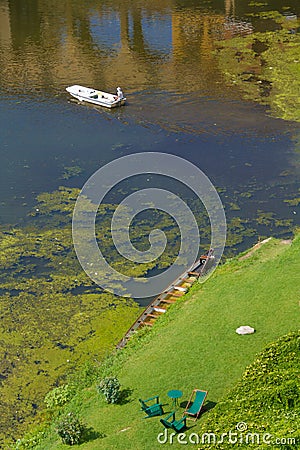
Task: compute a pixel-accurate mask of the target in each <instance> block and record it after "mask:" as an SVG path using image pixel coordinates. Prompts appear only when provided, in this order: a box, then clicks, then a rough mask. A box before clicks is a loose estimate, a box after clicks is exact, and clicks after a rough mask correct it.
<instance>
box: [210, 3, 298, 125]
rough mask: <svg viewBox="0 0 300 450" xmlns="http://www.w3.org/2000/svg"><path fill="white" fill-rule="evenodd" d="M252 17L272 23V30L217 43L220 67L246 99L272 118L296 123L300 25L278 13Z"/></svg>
mask: <svg viewBox="0 0 300 450" xmlns="http://www.w3.org/2000/svg"><path fill="white" fill-rule="evenodd" d="M253 15H254V16H256V17H258V18H259V19H269V20H272V21H273V23H274V24H275V26H274V28H275V29H274V30H273V31H266V32H254V33H252V34H250V35H247V36H244V37H235V38H232V39H229V40H224V41H221V42H219V47H218V49H217V50H216V55H217V56H218V61H219V67H220V69H221V71H222V72H223V74H224V75H225V78H226V79H227V81H228V83H230V84H234V85H235V86H237V87H238V88H239V89H240V90H241V92H242V93H243V96H244V97H245V98H246V99H249V100H252V101H255V102H258V103H260V104H262V105H266V106H267V107H268V110H269V112H270V114H271V115H272V116H274V117H278V118H281V119H285V120H294V121H298V122H299V121H300V104H299V97H300V58H299V46H300V33H299V32H298V31H299V25H300V21H299V19H297V17H296V16H295V17H294V16H293V17H292V18H288V17H286V16H284V15H281V14H279V13H278V12H277V11H269V12H264V13H263V12H261V13H256V14H253Z"/></svg>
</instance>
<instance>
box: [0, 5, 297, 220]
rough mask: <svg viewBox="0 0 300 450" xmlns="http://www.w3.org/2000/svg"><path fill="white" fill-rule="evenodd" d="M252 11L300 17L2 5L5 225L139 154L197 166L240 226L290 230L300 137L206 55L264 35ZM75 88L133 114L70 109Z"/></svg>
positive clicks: (207, 8) (235, 8) (173, 8)
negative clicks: (41, 198)
mask: <svg viewBox="0 0 300 450" xmlns="http://www.w3.org/2000/svg"><path fill="white" fill-rule="evenodd" d="M257 10H259V11H262V10H263V11H268V10H269V11H272V10H276V11H279V12H281V13H284V14H298V15H299V14H300V5H299V2H297V1H295V0H294V1H293V0H285V1H270V2H268V4H264V6H257V5H256V3H254V2H250V1H245V0H244V1H242V0H241V1H237V0H225V1H217V0H216V1H209V0H208V1H175V0H174V1H172V0H161V1H159V2H158V1H154V0H152V1H145V0H141V1H134V2H132V1H126V0H125V1H124V0H123V1H117V0H116V1H113V0H112V1H105V0H104V1H100V2H99V1H93V0H90V1H85V2H83V1H72V2H71V1H65V2H58V1H53V2H51V3H49V2H46V1H43V0H41V1H38V0H30V1H27V2H23V1H21V0H11V1H9V0H0V58H1V65H0V133H1V134H0V146H1V153H0V158H1V160H0V170H1V210H0V221H1V223H3V224H5V223H16V222H20V221H22V220H23V219H24V218H25V217H26V214H27V213H28V211H30V210H31V208H32V207H33V205H34V202H35V200H34V199H35V196H36V195H37V194H38V193H40V192H43V191H50V190H54V189H56V188H57V187H58V186H60V185H68V186H74V187H75V186H76V187H81V186H82V185H83V183H84V182H85V181H86V180H87V178H88V177H89V176H90V175H91V174H92V173H93V172H94V171H95V170H96V169H98V168H99V167H101V166H102V165H103V164H105V163H106V162H108V161H110V160H112V159H114V158H117V157H119V156H121V155H125V154H129V153H133V152H138V151H164V152H169V153H174V154H176V155H180V156H183V157H185V158H187V159H189V160H190V161H192V162H194V163H195V164H196V165H197V166H198V167H200V168H201V169H202V170H203V171H204V172H205V173H206V174H207V175H208V176H209V178H210V179H211V180H212V182H213V183H214V184H215V185H216V186H217V187H218V188H220V189H222V191H223V192H225V193H223V194H221V195H222V200H223V201H224V202H225V203H226V202H227V201H229V200H230V201H231V202H232V201H233V202H237V203H238V206H239V208H240V210H239V211H238V215H239V216H243V217H248V216H250V217H252V216H253V217H254V216H255V214H256V213H257V210H263V211H268V212H273V213H274V214H276V215H278V217H280V218H283V219H292V221H293V223H297V221H298V218H299V216H300V214H299V208H298V207H293V208H291V207H290V206H289V205H288V204H286V203H284V202H283V200H284V199H286V198H293V197H296V196H297V195H298V188H299V178H300V174H299V153H297V151H296V148H295V147H296V143H295V140H296V139H297V138H298V135H299V125H298V124H296V123H294V122H287V121H283V120H280V119H275V118H272V117H269V116H268V115H267V114H266V111H265V107H263V106H258V105H255V104H254V103H252V102H250V101H249V102H245V101H243V100H242V98H241V93H240V92H239V90H238V88H235V87H234V86H232V85H230V86H229V85H227V83H226V82H225V79H224V76H223V74H222V72H221V70H220V69H219V68H218V63H217V60H216V56H215V54H214V53H213V49H214V45H215V42H216V40H219V39H230V38H231V37H234V36H238V35H244V34H249V33H251V32H253V31H265V30H267V29H272V27H273V26H274V24H273V22H272V21H271V20H262V19H259V18H257V17H252V16H251V13H253V12H254V11H257ZM75 83H78V84H82V85H86V86H91V87H98V88H102V89H103V90H107V91H114V90H115V88H116V86H118V85H120V86H122V88H123V90H124V92H125V94H126V96H127V98H128V105H127V106H126V107H124V108H121V109H117V110H114V111H107V110H104V109H101V108H100V109H98V108H95V107H92V106H82V105H77V104H76V103H75V102H72V101H70V98H69V95H68V94H67V93H66V92H65V87H66V86H68V85H71V84H75ZM70 167H76V168H80V171H81V172H80V173H79V174H77V175H76V173H75V174H74V173H73V172H70V169H68V168H70ZM66 168H67V169H66ZM66 173H67V174H66ZM249 191H250V192H251V193H252V194H251V198H247V197H245V195H244V196H242V197H240V194H241V193H244V194H245V193H247V192H248V193H249ZM297 213H298V214H297ZM228 214H229V215H230V214H231V212H230V208H229V207H228ZM298 223H299V222H298Z"/></svg>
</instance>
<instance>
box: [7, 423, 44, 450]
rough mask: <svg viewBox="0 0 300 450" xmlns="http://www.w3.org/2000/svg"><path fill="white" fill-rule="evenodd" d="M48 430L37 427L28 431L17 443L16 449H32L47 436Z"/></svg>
mask: <svg viewBox="0 0 300 450" xmlns="http://www.w3.org/2000/svg"><path fill="white" fill-rule="evenodd" d="M45 436H46V432H45V430H44V429H42V428H38V429H35V430H33V431H30V432H29V433H27V434H26V435H25V436H24V437H23V438H22V439H18V440H17V441H16V443H15V446H14V450H30V449H33V448H35V447H36V446H37V445H38V444H40V443H41V442H42V440H43V439H44V438H45Z"/></svg>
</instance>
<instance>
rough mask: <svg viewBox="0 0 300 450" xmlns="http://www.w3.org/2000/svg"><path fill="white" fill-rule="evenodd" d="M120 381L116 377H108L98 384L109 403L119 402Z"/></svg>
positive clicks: (99, 390) (99, 389)
mask: <svg viewBox="0 0 300 450" xmlns="http://www.w3.org/2000/svg"><path fill="white" fill-rule="evenodd" d="M120 387H121V385H120V382H119V380H118V378H116V377H107V378H104V379H103V380H101V382H100V384H99V385H98V386H97V389H98V392H100V393H102V394H104V396H105V398H106V401H107V403H117V402H118V400H119V398H120Z"/></svg>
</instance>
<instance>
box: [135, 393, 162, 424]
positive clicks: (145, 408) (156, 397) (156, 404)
mask: <svg viewBox="0 0 300 450" xmlns="http://www.w3.org/2000/svg"><path fill="white" fill-rule="evenodd" d="M152 400H155V402H154V403H153V404H152V405H147V402H150V401H152ZM139 402H140V404H141V406H142V407H141V411H143V412H144V413H145V414H147V416H145V417H144V419H148V418H149V417H155V416H162V415H163V414H164V410H163V407H162V406H163V405H162V403H159V395H154V397H150V398H147V399H146V400H142V399H141V398H139ZM153 407H157V408H158V409H157V412H155V413H152V412H151V409H153Z"/></svg>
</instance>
